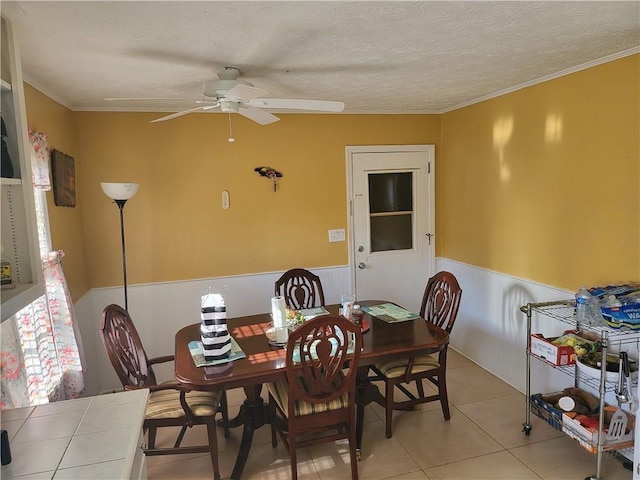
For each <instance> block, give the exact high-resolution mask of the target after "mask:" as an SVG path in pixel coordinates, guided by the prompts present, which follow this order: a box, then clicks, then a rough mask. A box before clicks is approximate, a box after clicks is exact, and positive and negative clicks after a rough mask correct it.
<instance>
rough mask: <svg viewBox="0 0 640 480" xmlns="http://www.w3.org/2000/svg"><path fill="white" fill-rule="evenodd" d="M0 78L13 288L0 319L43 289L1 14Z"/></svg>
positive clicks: (12, 60) (8, 38)
mask: <svg viewBox="0 0 640 480" xmlns="http://www.w3.org/2000/svg"><path fill="white" fill-rule="evenodd" d="M1 33H2V41H1V47H2V59H1V60H2V62H1V64H2V79H0V87H1V89H0V91H1V93H2V95H1V97H0V98H1V101H2V102H1V106H2V110H1V113H2V120H3V122H4V124H5V127H6V134H7V135H6V137H5V138H4V139H3V140H5V141H6V146H7V149H8V154H9V158H10V160H11V164H12V167H13V176H14V177H16V178H0V186H1V197H0V213H1V216H0V221H1V224H0V241H1V242H2V246H3V248H4V254H5V255H6V256H7V257H8V258H9V260H10V261H11V263H12V274H13V281H14V283H15V285H16V287H15V288H13V289H8V290H0V301H1V303H2V306H1V309H0V316H1V319H2V321H5V320H6V319H7V318H9V317H11V316H13V315H15V314H16V313H17V312H18V311H19V310H21V309H22V308H24V307H25V306H26V305H28V304H29V303H31V302H33V301H34V300H36V299H37V298H38V297H40V296H41V295H42V294H43V293H44V287H43V281H42V268H41V265H40V248H39V245H38V239H37V231H38V230H37V224H36V220H35V219H36V212H35V201H34V196H33V184H32V181H31V159H30V157H29V148H30V146H29V138H28V136H27V113H26V108H25V103H24V89H23V80H22V68H21V64H20V54H19V52H18V47H17V45H16V43H15V41H14V40H15V39H14V37H13V30H12V27H11V21H10V20H9V19H8V18H7V17H6V16H5V15H4V14H3V15H2V32H1Z"/></svg>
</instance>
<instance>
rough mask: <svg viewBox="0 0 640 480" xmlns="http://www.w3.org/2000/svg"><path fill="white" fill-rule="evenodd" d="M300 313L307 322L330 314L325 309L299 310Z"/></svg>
mask: <svg viewBox="0 0 640 480" xmlns="http://www.w3.org/2000/svg"><path fill="white" fill-rule="evenodd" d="M298 312H300V314H301V315H302V316H303V317H304V319H305V320H311V319H312V318H314V317H319V316H320V315H328V314H329V311H328V310H327V309H326V308H324V307H314V308H303V309H302V310H298Z"/></svg>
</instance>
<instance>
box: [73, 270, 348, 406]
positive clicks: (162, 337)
mask: <svg viewBox="0 0 640 480" xmlns="http://www.w3.org/2000/svg"><path fill="white" fill-rule="evenodd" d="M311 271H312V272H313V273H315V274H316V275H318V276H319V277H320V280H321V281H322V287H323V290H324V295H325V302H326V303H327V304H333V303H340V295H341V294H342V293H344V292H346V291H349V290H350V286H349V267H348V266H338V267H328V268H319V269H311ZM282 273H283V272H271V273H258V274H251V275H237V276H232V277H220V278H209V279H200V280H191V281H180V282H166V283H156V284H146V285H131V286H129V287H128V288H127V292H128V300H129V312H130V313H131V318H132V319H133V321H134V323H135V325H136V329H137V330H138V333H139V335H140V338H141V339H142V342H143V344H144V347H145V350H146V352H147V355H148V356H149V357H157V356H161V355H171V354H173V352H174V334H175V333H176V332H177V331H178V330H180V329H181V328H182V327H185V326H187V325H190V324H192V323H195V322H199V321H200V297H201V296H202V295H204V294H205V293H206V292H207V289H208V288H209V287H211V291H212V292H213V293H222V292H223V291H224V297H225V303H226V306H227V315H228V316H229V317H241V316H244V315H254V314H257V313H262V312H266V311H270V310H271V297H273V286H274V283H275V281H276V280H277V279H278V278H279V277H280V275H282ZM90 295H91V297H92V300H91V305H92V307H91V310H90V311H89V310H88V309H86V308H83V309H82V314H83V315H82V317H80V314H79V312H78V310H79V309H77V308H76V313H77V314H78V318H81V320H80V322H81V324H82V325H83V328H82V334H83V336H84V338H83V341H84V344H85V347H86V348H85V350H86V357H87V365H88V368H90V369H91V370H90V372H88V373H87V376H94V377H97V380H94V379H92V381H91V382H90V383H91V386H92V388H95V390H91V391H89V390H87V395H96V394H98V393H101V392H105V391H109V390H115V389H120V388H122V385H121V384H120V381H119V380H118V377H117V375H116V374H115V372H114V370H113V367H112V366H111V364H110V363H109V359H108V358H107V354H106V353H105V351H104V347H103V346H102V340H101V339H100V335H99V331H98V328H99V326H100V320H101V317H102V310H103V309H104V307H106V306H107V305H109V304H111V303H117V304H119V305H121V306H123V307H124V294H123V291H122V287H119V288H97V289H94V290H93V291H92V292H91V294H90ZM154 371H155V372H156V374H157V375H158V377H160V379H162V380H168V379H170V378H172V377H173V364H172V363H171V364H169V365H167V366H166V368H162V367H155V366H154Z"/></svg>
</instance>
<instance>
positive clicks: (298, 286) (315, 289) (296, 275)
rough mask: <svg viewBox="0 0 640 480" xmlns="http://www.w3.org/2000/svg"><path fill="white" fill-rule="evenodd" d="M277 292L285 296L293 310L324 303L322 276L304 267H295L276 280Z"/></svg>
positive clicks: (277, 294)
mask: <svg viewBox="0 0 640 480" xmlns="http://www.w3.org/2000/svg"><path fill="white" fill-rule="evenodd" d="M275 294H276V296H281V297H284V298H285V301H286V303H287V306H288V307H289V308H291V309H293V310H300V309H302V308H312V307H321V306H323V305H324V292H323V290H322V282H320V277H318V276H317V275H315V274H314V273H312V272H310V271H309V270H305V269H304V268H293V269H291V270H288V271H286V272H284V273H283V274H282V276H281V277H280V278H279V279H278V280H276V284H275Z"/></svg>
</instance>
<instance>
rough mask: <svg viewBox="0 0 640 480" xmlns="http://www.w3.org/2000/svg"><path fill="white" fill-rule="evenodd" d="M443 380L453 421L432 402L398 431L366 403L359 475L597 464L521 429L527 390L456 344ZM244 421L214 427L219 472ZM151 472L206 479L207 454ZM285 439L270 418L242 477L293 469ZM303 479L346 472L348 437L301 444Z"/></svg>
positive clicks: (460, 476)
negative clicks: (275, 439) (276, 436)
mask: <svg viewBox="0 0 640 480" xmlns="http://www.w3.org/2000/svg"><path fill="white" fill-rule="evenodd" d="M448 363H449V365H448V375H447V385H448V390H449V401H450V403H451V406H452V408H451V420H449V421H448V422H446V421H444V418H443V417H442V411H441V410H440V404H439V403H437V402H432V403H429V404H426V405H423V406H422V408H421V409H420V410H417V411H413V412H394V424H393V438H390V439H387V438H386V437H385V434H384V410H383V409H382V408H381V407H380V406H379V405H370V406H368V407H367V409H366V413H365V427H364V433H363V448H362V459H361V461H360V462H359V464H358V469H359V476H360V479H362V480H377V479H394V480H413V479H416V480H418V479H426V480H454V479H455V480H476V479H487V480H498V479H505V480H517V479H523V480H524V479H544V480H582V479H584V478H585V477H588V476H590V475H595V473H596V456H595V455H593V454H590V453H588V452H587V451H586V450H584V449H582V447H580V446H579V445H578V444H577V443H576V442H575V441H574V440H572V439H570V438H569V437H567V436H566V435H564V434H562V433H561V432H558V431H557V430H554V429H552V428H551V427H550V426H548V425H547V424H546V423H545V422H543V421H541V420H539V419H538V418H537V417H534V416H532V417H531V418H532V424H533V430H532V432H531V435H529V436H526V435H524V433H522V423H523V422H524V414H525V403H524V395H522V394H521V393H520V392H518V391H517V390H516V389H514V388H513V387H511V386H509V385H507V384H506V383H504V382H503V381H501V380H499V379H498V378H497V377H495V376H493V375H491V374H489V373H488V372H487V371H485V370H484V369H482V368H481V367H479V366H477V365H476V364H474V363H473V362H471V361H469V360H468V359H466V358H465V357H463V356H462V355H460V354H458V353H456V352H455V351H450V353H449V359H448ZM242 401H243V392H242V391H241V390H232V391H230V392H229V404H230V407H229V413H230V415H232V416H233V415H234V414H235V413H237V411H238V408H239V406H240V404H241V403H242ZM241 434H242V432H241V430H240V429H239V428H238V429H233V430H232V431H231V436H230V438H229V439H225V438H224V436H223V435H222V432H221V431H220V432H219V435H218V449H219V452H220V472H221V474H222V477H223V478H229V475H230V473H231V471H232V469H233V464H234V462H235V458H236V453H237V451H238V445H239V443H240V437H241ZM205 439H206V436H205V432H204V428H202V427H194V428H193V429H192V430H191V431H190V432H189V433H188V434H187V437H186V441H188V442H205V441H206V440H205ZM147 470H148V475H149V479H150V480H162V479H181V480H186V479H210V478H212V476H213V470H212V467H211V461H210V459H209V457H208V455H206V454H200V455H171V456H164V457H148V458H147ZM290 476H291V474H290V467H289V458H288V456H287V452H286V450H285V449H284V447H283V446H282V445H281V444H280V443H279V444H278V447H276V448H273V447H272V446H271V437H270V430H269V427H268V426H264V427H262V428H260V429H259V430H258V431H257V432H256V434H255V436H254V440H253V445H252V448H251V454H250V456H249V459H248V461H247V464H246V467H245V470H244V473H243V477H242V478H243V479H267V480H280V479H283V480H284V479H288V478H290ZM298 476H299V478H300V479H301V480H306V479H314V480H334V479H335V480H339V479H349V478H350V467H349V453H348V445H347V443H346V442H336V443H330V444H323V445H317V446H314V447H311V448H307V449H303V450H302V451H301V452H299V456H298ZM602 476H603V477H604V478H605V479H607V480H630V479H631V478H632V474H631V471H630V470H627V469H625V468H624V467H623V466H622V462H621V461H620V460H619V459H618V458H615V457H613V456H611V455H605V456H604V461H603V468H602Z"/></svg>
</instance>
